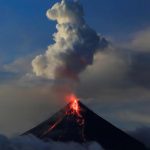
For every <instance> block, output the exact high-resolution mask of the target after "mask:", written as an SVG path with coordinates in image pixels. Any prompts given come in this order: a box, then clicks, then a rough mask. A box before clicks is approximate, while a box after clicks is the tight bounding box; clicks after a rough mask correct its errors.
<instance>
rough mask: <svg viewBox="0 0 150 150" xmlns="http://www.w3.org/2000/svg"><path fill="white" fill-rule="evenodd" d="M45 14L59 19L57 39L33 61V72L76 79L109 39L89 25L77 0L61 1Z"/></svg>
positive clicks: (51, 18)
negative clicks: (101, 35)
mask: <svg viewBox="0 0 150 150" xmlns="http://www.w3.org/2000/svg"><path fill="white" fill-rule="evenodd" d="M46 15H47V17H48V18H49V19H50V20H54V21H57V25H56V29H57V32H56V33H54V34H53V39H54V41H55V42H54V44H52V45H50V46H49V47H48V49H47V51H46V52H45V54H43V55H38V56H36V57H35V59H34V60H33V61H32V67H33V72H34V73H35V74H36V76H40V77H44V78H47V79H73V80H76V79H78V75H79V73H80V72H81V71H83V70H84V69H85V68H86V67H87V66H88V65H90V64H92V63H93V56H94V54H95V52H96V50H97V49H98V48H99V49H103V48H105V47H106V46H107V41H106V40H105V39H104V38H102V37H100V36H99V35H98V34H97V33H96V32H95V31H94V30H92V29H91V28H90V27H89V26H88V25H87V24H86V22H85V20H84V12H83V8H82V6H81V5H80V4H79V2H78V1H68V0H62V1H61V2H60V3H56V4H55V5H54V6H53V7H52V8H51V9H49V10H48V11H47V13H46Z"/></svg>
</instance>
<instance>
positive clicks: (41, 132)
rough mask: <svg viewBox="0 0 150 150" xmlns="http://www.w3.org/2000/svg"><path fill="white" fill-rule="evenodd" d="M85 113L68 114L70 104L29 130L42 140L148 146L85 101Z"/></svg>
mask: <svg viewBox="0 0 150 150" xmlns="http://www.w3.org/2000/svg"><path fill="white" fill-rule="evenodd" d="M78 103H79V107H80V110H81V117H79V116H78V115H74V114H71V113H70V114H68V113H66V112H68V110H69V109H70V104H68V105H67V106H66V107H64V108H63V109H62V110H60V111H59V112H57V113H56V114H55V115H53V116H52V117H50V118H49V119H48V120H46V121H44V122H43V123H41V124H40V125H38V126H37V127H35V128H33V129H31V130H29V131H27V132H26V133H25V134H33V135H35V136H36V137H38V138H40V139H42V140H50V139H52V140H55V141H62V142H69V141H75V142H79V143H83V142H88V141H96V142H98V143H99V144H100V145H101V146H102V147H103V148H104V149H106V150H146V148H145V146H144V144H142V143H140V142H139V141H137V140H136V139H134V138H133V137H131V136H129V135H128V134H126V133H125V132H123V131H121V130H120V129H118V128H117V127H115V126H114V125H112V124H111V123H109V122H107V121H106V120H104V119H103V118H101V117H99V116H98V115H97V114H95V113H94V112H93V111H91V110H90V109H88V108H87V107H86V106H85V105H83V104H82V103H81V102H78Z"/></svg>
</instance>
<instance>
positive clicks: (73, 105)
mask: <svg viewBox="0 0 150 150" xmlns="http://www.w3.org/2000/svg"><path fill="white" fill-rule="evenodd" d="M67 101H69V102H70V105H69V108H68V110H67V111H66V114H67V115H73V116H76V121H77V123H78V124H79V125H80V126H83V125H84V118H83V116H82V114H81V111H82V110H81V108H80V105H79V99H78V98H77V97H76V96H75V95H74V94H70V95H69V96H67Z"/></svg>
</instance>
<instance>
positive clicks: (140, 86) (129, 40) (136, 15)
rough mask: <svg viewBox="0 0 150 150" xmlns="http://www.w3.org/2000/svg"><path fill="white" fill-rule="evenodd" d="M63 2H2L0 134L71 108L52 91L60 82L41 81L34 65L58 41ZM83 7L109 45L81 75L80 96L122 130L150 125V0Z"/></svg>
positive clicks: (102, 0)
mask: <svg viewBox="0 0 150 150" xmlns="http://www.w3.org/2000/svg"><path fill="white" fill-rule="evenodd" d="M56 2H60V1H59V0H58V1H57V0H13V1H12V0H0V19H1V21H0V133H3V134H7V135H14V134H20V133H22V132H24V131H26V130H28V129H30V128H32V127H33V126H35V125H37V124H38V123H40V122H41V121H43V120H45V119H46V118H48V117H49V116H50V115H52V113H54V112H56V111H57V110H58V109H60V108H61V107H62V106H64V105H65V103H64V101H63V100H60V97H59V96H57V95H56V93H55V94H54V92H53V90H52V89H51V86H52V84H53V82H54V80H53V79H50V78H49V76H48V78H47V74H46V73H45V74H46V75H45V76H46V77H45V76H44V75H43V74H42V73H41V74H40V75H41V76H42V77H37V76H36V75H35V73H36V74H38V73H39V72H38V73H37V72H36V71H35V70H34V69H36V67H37V66H36V64H33V63H32V62H33V61H34V60H35V57H36V56H38V55H40V54H42V55H43V54H44V53H45V51H46V50H47V47H48V46H49V45H50V44H53V43H54V40H53V36H52V35H53V33H55V32H57V31H56V21H53V20H56V19H53V20H52V19H51V18H52V17H53V16H50V17H49V18H47V16H46V12H47V10H48V9H50V8H51V7H52V6H53V5H54V4H55V3H56ZM80 3H81V4H82V6H83V9H84V18H85V22H86V24H88V25H89V26H90V27H91V28H92V29H93V30H94V31H95V32H96V33H97V35H100V36H102V37H103V38H104V39H105V40H106V41H107V42H108V43H107V44H108V45H107V47H104V50H100V51H98V52H96V53H95V54H94V60H93V62H92V64H91V65H88V66H84V67H85V68H84V67H83V68H84V69H83V68H80V71H79V70H77V76H79V79H80V81H79V83H78V86H77V88H76V89H75V92H76V93H77V95H78V96H79V98H80V99H81V100H82V101H83V103H84V104H86V105H87V106H88V107H89V108H91V109H92V110H93V111H95V112H96V113H98V114H99V115H100V116H102V117H103V118H105V119H106V120H108V121H110V122H111V123H113V124H114V125H116V126H117V127H119V128H120V129H123V130H135V129H137V128H144V127H147V128H148V127H150V109H149V106H150V78H149V77H150V9H149V8H150V1H149V0H132V1H131V0H123V1H119V0H113V1H110V0H93V1H90V0H89V1H87V0H80ZM50 19H51V20H50ZM87 31H89V28H88V29H87ZM93 36H94V35H93ZM34 65H35V66H34ZM34 67H35V68H34ZM48 69H49V68H48ZM44 71H46V70H44ZM56 82H57V81H56ZM58 82H59V81H58ZM10 125H11V127H10Z"/></svg>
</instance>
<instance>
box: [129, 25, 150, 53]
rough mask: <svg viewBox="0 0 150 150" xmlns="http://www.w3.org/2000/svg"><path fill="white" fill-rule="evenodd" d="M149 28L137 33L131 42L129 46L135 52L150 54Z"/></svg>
mask: <svg viewBox="0 0 150 150" xmlns="http://www.w3.org/2000/svg"><path fill="white" fill-rule="evenodd" d="M149 39H150V28H146V29H143V30H141V31H138V32H137V33H136V34H135V35H134V37H133V39H132V42H131V46H132V47H133V49H135V50H136V51H141V52H150V42H149Z"/></svg>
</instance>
